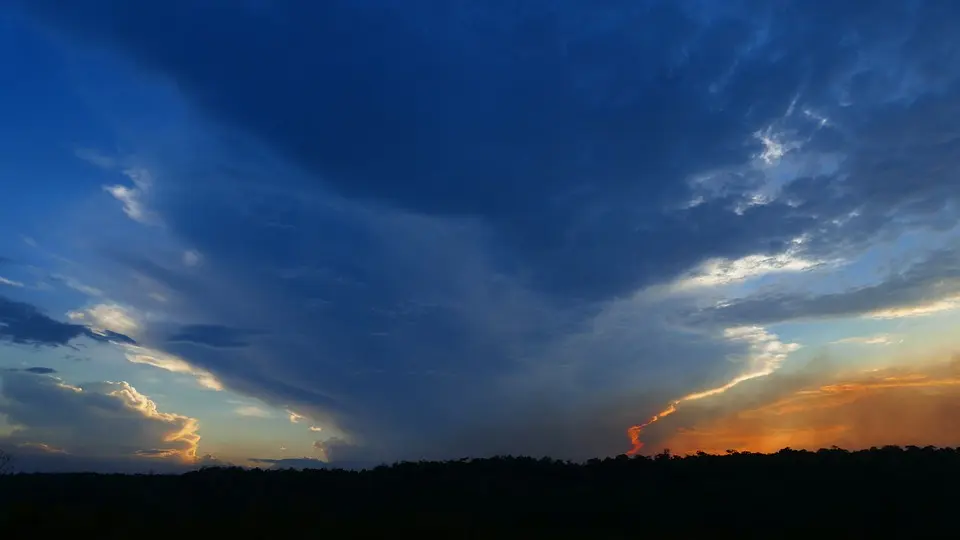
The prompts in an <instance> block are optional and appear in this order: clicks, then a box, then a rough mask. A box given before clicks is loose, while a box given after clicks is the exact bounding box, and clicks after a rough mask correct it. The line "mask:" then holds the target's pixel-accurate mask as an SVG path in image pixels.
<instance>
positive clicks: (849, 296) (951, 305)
mask: <svg viewBox="0 0 960 540" xmlns="http://www.w3.org/2000/svg"><path fill="white" fill-rule="evenodd" d="M958 299H960V252H958V251H957V250H955V249H953V248H952V247H951V248H948V249H943V250H939V251H935V252H932V253H930V254H928V255H927V256H926V257H925V258H924V259H922V260H920V261H917V262H914V263H913V264H912V265H911V266H909V267H908V268H906V269H905V270H903V271H902V272H899V273H892V274H890V275H888V276H885V278H884V279H883V280H882V281H881V282H880V283H878V284H875V285H867V286H861V287H856V288H852V289H849V290H844V291H841V292H835V293H828V294H822V295H808V294H803V293H762V294H758V295H754V296H748V297H745V298H739V299H734V300H730V301H726V302H724V303H722V304H721V305H719V306H715V307H710V308H705V309H704V310H702V311H701V312H699V313H697V315H696V316H695V318H696V319H698V320H703V321H711V322H718V323H721V324H745V323H746V324H770V323H775V322H781V321H790V320H798V319H813V318H831V317H834V318H839V317H849V316H864V317H869V318H876V319H893V318H902V317H916V316H924V315H929V314H933V313H938V312H941V311H945V310H950V309H955V308H956V307H957V306H958Z"/></svg>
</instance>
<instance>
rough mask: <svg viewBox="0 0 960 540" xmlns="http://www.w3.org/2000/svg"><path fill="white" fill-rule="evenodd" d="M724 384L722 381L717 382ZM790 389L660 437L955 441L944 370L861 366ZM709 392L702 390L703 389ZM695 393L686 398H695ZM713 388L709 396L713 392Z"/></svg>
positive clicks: (820, 444) (959, 416)
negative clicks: (878, 369) (855, 371)
mask: <svg viewBox="0 0 960 540" xmlns="http://www.w3.org/2000/svg"><path fill="white" fill-rule="evenodd" d="M720 388H723V387H720ZM794 388H795V389H794V390H790V391H789V392H787V393H786V394H785V395H782V397H780V398H779V399H775V400H772V401H770V402H769V403H767V404H764V405H761V406H757V407H751V408H748V409H743V410H739V411H736V412H732V413H727V414H725V415H723V416H720V417H714V418H709V417H708V418H704V419H702V420H701V421H699V422H695V423H694V424H693V425H692V426H689V427H680V428H678V429H677V430H676V432H675V433H674V434H673V435H671V436H670V437H669V438H668V439H667V440H666V441H665V447H667V448H671V449H673V450H674V451H675V453H678V454H683V453H692V452H696V451H704V452H708V453H723V452H725V451H727V450H736V451H750V452H762V453H770V452H776V451H778V450H780V449H782V448H785V447H791V448H796V449H809V450H815V449H819V448H825V447H830V446H841V447H843V448H848V449H857V448H868V447H871V446H884V445H887V444H893V445H902V444H905V443H909V444H922V445H926V444H932V445H934V446H956V445H958V444H960V376H955V375H952V374H950V373H944V372H940V373H935V374H934V373H931V374H924V373H917V372H912V373H906V374H904V373H902V372H901V373H898V374H895V375H893V374H891V370H884V371H883V372H880V373H876V372H873V373H861V374H858V375H854V376H852V377H848V378H846V380H843V381H841V382H831V383H829V384H821V385H819V386H816V387H806V388H801V389H796V387H794ZM708 392H709V391H708ZM708 392H701V393H697V394H691V396H694V397H692V398H689V399H688V400H694V399H701V397H699V396H702V395H703V394H707V393H708ZM720 393H723V391H717V392H715V393H713V394H709V395H717V394H720ZM681 401H684V400H682V399H681V400H677V401H676V402H674V403H672V404H671V406H670V407H668V409H666V410H665V411H664V412H667V411H669V412H667V414H663V413H661V414H659V415H656V416H654V417H653V418H652V419H651V420H650V421H649V422H647V423H645V424H640V425H638V426H634V427H632V428H630V430H628V433H629V435H630V436H631V441H632V442H634V447H633V448H632V449H631V451H630V452H628V454H629V455H636V454H637V453H638V452H639V450H640V449H641V448H642V447H643V443H642V442H641V441H640V435H641V432H642V430H643V428H645V427H647V426H649V425H650V424H652V423H655V422H657V421H659V420H661V419H662V418H664V417H665V416H668V415H669V414H671V413H672V412H674V411H675V410H676V403H679V402H681Z"/></svg>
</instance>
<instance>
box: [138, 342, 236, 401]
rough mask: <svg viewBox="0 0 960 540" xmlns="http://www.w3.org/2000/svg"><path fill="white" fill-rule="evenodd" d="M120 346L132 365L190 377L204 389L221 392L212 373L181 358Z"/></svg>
mask: <svg viewBox="0 0 960 540" xmlns="http://www.w3.org/2000/svg"><path fill="white" fill-rule="evenodd" d="M121 346H122V347H123V348H124V351H125V356H126V358H127V360H129V361H130V362H133V363H134V364H144V365H148V366H153V367H156V368H160V369H163V370H166V371H170V372H172V373H184V374H187V375H192V376H193V377H195V378H196V380H197V383H198V384H200V386H202V387H204V388H207V389H209V390H223V384H222V383H221V382H220V381H219V380H217V378H216V377H215V376H214V375H213V374H212V373H210V372H209V371H207V370H204V369H200V368H198V367H195V366H193V365H191V364H190V363H189V362H187V361H186V360H184V359H183V358H180V357H178V356H174V355H172V354H168V353H165V352H163V351H158V350H156V349H150V348H147V347H141V346H139V345H131V344H122V345H121Z"/></svg>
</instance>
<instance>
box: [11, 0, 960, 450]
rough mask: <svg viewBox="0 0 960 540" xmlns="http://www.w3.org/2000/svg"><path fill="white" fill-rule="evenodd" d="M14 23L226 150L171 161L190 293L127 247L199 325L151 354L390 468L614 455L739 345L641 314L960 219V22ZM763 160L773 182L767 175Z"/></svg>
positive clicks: (875, 16) (168, 170) (461, 14)
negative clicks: (792, 259)
mask: <svg viewBox="0 0 960 540" xmlns="http://www.w3.org/2000/svg"><path fill="white" fill-rule="evenodd" d="M23 4H24V7H26V8H27V9H28V10H29V11H30V12H32V13H34V14H36V15H38V17H39V19H40V20H42V21H45V22H46V23H49V24H51V25H52V26H54V27H55V28H57V29H59V30H62V31H64V32H65V34H66V35H68V36H70V38H71V39H80V40H81V41H83V42H87V43H97V44H99V45H106V46H108V47H110V48H111V49H112V50H115V51H118V52H120V53H121V55H123V56H124V57H126V58H128V59H131V60H132V61H133V62H134V63H135V64H136V65H137V66H139V67H140V68H142V69H143V70H145V71H148V72H151V73H159V74H161V75H162V76H163V77H165V78H167V79H170V80H173V81H175V82H176V85H177V88H179V89H180V91H181V92H182V95H183V97H184V98H185V99H186V100H187V101H188V102H189V103H190V104H191V106H192V107H194V108H195V110H196V111H198V112H199V113H200V115H201V117H202V118H204V119H205V120H206V121H211V122H212V123H214V124H215V125H216V126H217V127H216V128H214V129H220V130H223V132H224V133H230V132H233V133H232V134H231V135H230V136H224V137H221V138H219V139H217V143H216V144H211V145H210V147H209V148H203V149H199V150H198V149H195V148H189V149H181V151H179V152H176V154H177V155H176V156H175V157H176V159H172V160H163V159H160V160H158V162H159V164H158V169H159V170H158V171H157V173H158V178H160V180H159V181H158V182H157V186H156V188H155V191H154V193H153V199H151V201H150V203H151V204H152V205H153V206H154V209H155V210H156V211H157V212H159V213H160V214H161V215H163V218H164V222H165V223H166V224H167V225H168V226H169V227H170V230H171V231H172V232H173V233H174V234H175V235H176V236H177V237H178V238H179V239H181V240H182V241H183V243H184V244H185V245H187V246H189V247H190V248H191V249H197V250H199V252H201V253H203V255H204V264H203V265H202V267H200V268H182V267H177V266H175V265H172V264H170V263H163V262H161V261H158V260H157V257H156V256H155V255H151V254H149V253H146V254H145V253H138V252H136V249H135V247H134V246H113V249H112V252H111V255H110V259H111V261H112V263H113V264H117V265H119V266H121V267H123V268H124V269H125V270H127V271H131V272H135V273H136V274H137V275H138V276H141V277H144V278H145V279H148V280H149V282H150V283H153V284H156V286H158V287H160V288H162V289H163V294H165V295H168V296H169V297H170V299H171V303H170V304H169V308H168V309H169V310H170V311H171V314H172V315H174V316H176V317H177V318H179V320H180V322H182V324H186V325H200V326H194V327H192V330H184V332H183V333H181V334H180V335H179V337H178V336H172V337H173V339H168V340H163V339H160V338H157V340H156V341H157V343H152V344H151V345H157V346H163V348H164V349H165V350H168V351H171V352H175V353H177V354H181V355H182V356H184V357H185V358H188V359H190V360H191V361H192V362H195V363H197V364H199V365H200V366H201V367H203V368H205V369H209V370H210V371H212V372H213V373H214V374H216V375H217V377H218V378H220V379H222V380H223V381H224V382H225V383H226V384H228V385H229V386H231V387H233V388H236V389H239V390H241V391H246V392H249V393H252V394H256V395H258V396H262V397H264V398H265V399H268V400H270V401H274V402H277V403H278V404H283V405H292V406H296V407H299V408H300V409H302V410H306V411H309V412H311V413H313V414H315V415H317V416H318V417H324V416H329V417H330V418H332V419H334V420H336V421H337V422H338V423H340V424H342V425H344V426H345V428H346V429H348V430H349V431H351V432H354V433H360V434H362V435H363V437H364V438H365V439H366V442H368V443H380V444H381V446H382V447H383V451H384V452H385V453H388V454H389V453H391V452H392V453H393V454H392V455H399V454H402V452H403V451H404V450H406V449H408V448H415V449H416V451H423V449H424V448H427V449H430V448H441V451H449V452H455V451H460V450H464V451H472V452H484V451H489V450H491V449H501V448H505V447H509V443H513V444H515V445H517V446H515V448H517V449H518V451H520V450H524V449H531V448H532V449H536V450H539V449H546V450H550V449H553V448H556V446H557V445H562V446H564V448H566V449H573V450H577V451H580V452H581V453H582V452H587V451H590V452H593V451H600V450H598V448H600V447H604V445H608V444H610V443H609V442H610V441H612V440H614V438H619V437H620V436H621V433H620V431H621V427H622V426H623V425H624V424H627V423H629V422H630V420H624V419H622V418H620V417H619V416H618V414H619V413H617V412H616V411H621V410H623V408H624V406H625V404H626V403H627V402H629V401H630V400H629V399H627V398H626V397H625V396H626V395H627V394H628V392H627V388H628V387H631V386H632V387H633V388H635V389H636V390H635V391H634V395H633V397H632V398H631V399H633V401H634V402H638V401H643V400H644V399H651V400H654V401H655V402H658V401H659V400H660V399H661V398H662V397H663V396H660V395H659V393H660V392H663V393H665V394H669V393H670V392H671V391H672V390H673V388H672V387H673V386H674V385H679V386H686V385H700V384H705V383H707V382H708V381H709V380H711V377H716V376H721V375H723V371H724V369H730V368H729V366H725V364H724V362H723V358H724V356H725V354H726V353H728V352H733V351H731V349H735V348H736V347H734V346H732V345H730V344H728V343H725V342H722V341H716V340H713V339H711V338H709V337H704V336H703V335H692V336H691V335H688V334H683V333H677V332H676V328H674V327H673V326H672V324H673V323H674V321H675V320H681V319H682V316H681V315H682V312H683V306H662V305H657V304H655V303H654V304H643V303H637V304H635V305H634V304H630V303H629V302H628V301H627V300H626V299H627V298H629V297H630V295H631V294H632V293H634V292H635V291H637V290H639V289H641V288H643V287H644V286H647V285H651V284H657V283H661V282H665V281H668V280H670V279H672V278H674V277H675V276H677V275H678V274H680V273H682V272H684V271H686V270H689V269H690V268H691V267H692V266H694V265H696V264H697V263H699V262H701V261H703V260H705V259H707V258H709V257H730V258H735V257H739V256H742V255H746V254H751V253H757V252H761V253H777V252H781V251H783V250H784V249H785V248H786V247H787V246H788V245H793V244H791V242H792V241H793V240H795V239H798V238H803V239H804V241H803V243H802V244H799V245H800V247H799V248H798V250H799V251H798V254H799V255H802V256H805V257H808V258H810V259H818V258H824V257H832V256H838V255H843V256H855V255H856V253H857V252H858V250H860V249H862V248H864V247H866V246H868V245H870V244H871V243H873V242H875V241H878V240H882V239H887V238H890V237H893V236H895V235H896V234H897V233H899V232H901V231H903V230H907V229H916V228H923V227H928V228H934V229H943V228H947V227H950V226H952V225H953V224H954V223H955V222H956V220H955V218H956V211H955V210H956V205H957V197H958V194H960V189H958V188H960V185H958V184H960V180H958V176H957V175H956V174H955V172H954V171H956V170H957V169H958V166H960V162H958V160H960V136H958V135H960V134H958V132H957V130H956V127H955V126H957V125H960V93H958V82H960V79H958V76H960V68H958V67H956V66H960V62H957V61H955V60H957V59H958V47H957V45H955V44H954V42H953V41H952V40H950V39H949V36H950V35H951V34H950V32H951V30H950V29H951V28H952V25H953V24H954V23H956V22H957V21H958V20H960V6H958V5H955V4H953V3H946V2H893V1H889V2H865V1H864V2H845V3H842V4H841V5H838V4H836V3H828V2H801V1H797V2H778V3H768V2H759V1H757V2H752V1H743V2H723V3H720V2H717V3H708V2H699V3H694V2H689V3H681V2H637V1H633V0H629V1H627V0H624V1H613V2H607V3H605V4H604V5H603V6H599V7H598V6H597V5H595V4H593V3H588V2H549V3H548V2H533V1H532V2H527V3H517V2H497V1H494V2H480V1H476V2H472V1H465V2H441V1H425V2H415V3H411V2H402V1H383V2H362V1H353V2H350V1H329V2H317V3H304V2H295V1H279V2H273V3H271V4H270V5H269V6H268V5H265V4H260V3H257V4H253V3H247V4H238V3H227V2H202V3H199V4H198V3H196V2H185V1H167V2H140V3H137V4H136V6H133V7H131V6H129V5H128V4H127V3H124V2H120V1H118V0H90V1H85V2H74V3H70V4H68V5H64V4H62V3H55V2H49V1H45V0H36V1H31V2H24V3H23ZM764 138H767V139H771V138H773V139H777V141H778V142H779V143H780V144H781V147H786V148H787V149H788V150H790V151H791V152H793V153H792V154H789V155H788V156H786V157H784V158H783V162H784V163H786V165H784V168H781V169H764V168H763V167H762V166H753V165H751V164H756V163H760V161H758V160H761V161H762V159H761V157H758V156H761V155H762V153H763V152H764V150H765V146H764V144H765V143H764ZM768 143H769V140H768ZM791 144H795V145H796V146H790V145H791ZM238 148H239V149H240V150H238ZM250 148H255V149H256V150H257V151H256V152H250V151H248V150H249V149H250ZM766 150H769V148H766ZM790 160H793V161H790ZM776 161H777V156H773V157H771V162H776ZM761 165H762V163H761ZM771 171H773V172H771ZM771 184H782V186H780V188H779V190H774V192H772V194H770V193H768V195H770V196H769V197H768V198H767V199H765V200H762V201H761V203H758V199H757V197H756V193H757V192H758V191H763V190H765V189H769V188H770V185H771ZM128 292H129V295H130V298H129V300H130V301H134V300H135V299H137V298H138V297H137V294H138V293H137V291H128ZM618 301H619V302H620V303H617V302H618ZM624 306H626V307H624ZM630 306H634V307H633V308H632V309H633V310H634V311H631V308H630ZM736 309H738V308H737V307H736V306H734V307H731V308H730V310H729V311H727V312H726V313H734V310H736ZM611 310H612V311H613V312H614V313H616V314H618V315H617V316H616V317H614V316H612V315H610V312H611ZM621 312H622V313H621ZM673 313H676V314H677V315H678V317H677V318H676V319H671V318H668V317H667V316H669V315H671V314H673ZM617 317H619V318H617ZM782 318H783V317H781V316H779V315H777V316H760V315H758V312H757V311H751V312H750V313H745V314H744V315H743V316H730V317H729V318H727V319H724V318H723V317H722V316H719V315H718V316H716V317H714V318H712V319H711V320H712V321H713V322H714V323H717V324H720V323H732V322H736V323H754V322H765V321H773V320H779V319H782ZM598 321H600V322H598ZM708 322H709V321H708ZM601 323H602V324H601ZM219 328H255V329H257V330H258V332H262V333H258V334H256V335H246V336H243V337H242V338H240V339H238V336H234V335H228V334H229V332H228V333H227V334H225V333H224V331H222V330H218V329H219ZM241 343H242V344H243V345H244V346H243V347H238V346H235V345H240V344H241ZM211 345H212V346H211ZM585 411H586V412H585ZM497 434H499V435H497ZM505 434H506V435H505ZM524 434H525V435H524ZM496 437H500V440H494V439H495V438H496ZM598 439H602V441H603V443H602V444H600V443H596V442H595V441H596V440H598ZM458 441H460V442H458ZM462 441H469V443H465V442H462ZM554 443H556V444H554ZM521 446H522V448H521Z"/></svg>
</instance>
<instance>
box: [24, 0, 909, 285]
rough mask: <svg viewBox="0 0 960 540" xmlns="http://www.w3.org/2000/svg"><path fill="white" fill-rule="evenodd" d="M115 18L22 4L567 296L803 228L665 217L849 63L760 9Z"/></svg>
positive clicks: (840, 51)
mask: <svg viewBox="0 0 960 540" xmlns="http://www.w3.org/2000/svg"><path fill="white" fill-rule="evenodd" d="M118 6H119V4H118V3H117V2H114V1H112V0H98V1H91V2H85V3H78V4H71V6H68V7H63V6H61V5H59V4H57V5H54V4H52V3H46V2H30V3H29V8H30V9H33V10H36V11H38V12H40V13H41V14H42V15H43V16H44V17H46V18H47V19H48V20H52V21H56V22H57V23H58V24H60V25H62V26H63V27H65V28H68V29H70V30H71V31H76V32H78V33H79V34H81V35H85V36H88V37H91V38H93V39H96V40H100V41H106V42H109V43H111V44H114V45H116V46H118V47H120V48H121V49H122V50H123V51H125V52H127V53H129V54H130V55H131V56H132V57H133V58H135V59H136V60H137V61H139V62H140V63H141V64H142V65H143V66H145V67H146V68H148V69H152V70H159V71H162V72H165V73H166V74H168V75H170V76H172V77H174V78H175V79H176V80H177V81H178V84H179V85H180V86H181V87H182V88H183V89H184V90H185V91H186V93H187V95H188V97H190V98H191V99H192V100H193V101H194V102H195V103H196V104H197V105H199V106H200V107H201V108H202V109H203V110H205V111H207V112H208V113H210V114H211V115H212V116H214V117H215V118H217V119H220V120H222V121H223V122H225V123H226V124H228V125H230V126H236V127H240V128H243V129H245V130H247V131H249V132H250V133H252V134H253V135H254V136H255V137H257V138H259V139H261V140H263V141H265V142H266V143H267V144H268V145H270V146H271V147H272V148H274V149H276V150H277V151H279V152H280V153H281V155H284V156H287V157H289V158H291V159H293V160H294V161H295V162H297V163H298V164H300V165H302V166H304V167H306V168H307V169H308V170H309V171H312V172H314V173H315V176H314V177H315V178H322V181H323V182H324V183H325V184H326V185H329V186H331V187H332V188H333V189H334V190H336V191H337V192H339V193H341V194H344V195H346V196H348V197H360V198H365V199H374V200H378V201H383V202H385V203H387V204H391V205H396V206H399V207H402V208H406V209H409V210H412V211H415V212H425V213H429V214H437V215H471V216H478V217H480V218H483V219H484V220H486V221H487V222H488V223H490V224H491V225H492V226H493V227H494V229H495V230H496V231H497V234H498V237H499V239H500V240H501V241H503V242H505V246H506V249H507V251H508V252H509V257H511V258H516V259H518V261H517V262H514V263H513V264H515V265H516V264H519V265H521V266H522V267H525V269H526V271H527V273H528V274H529V276H530V278H531V279H530V280H529V281H530V283H534V284H536V285H537V286H538V287H541V288H546V289H547V290H551V291H557V292H564V293H566V294H572V295H576V296H578V297H579V296H589V297H595V296H597V295H604V296H605V295H609V294H616V293H619V292H623V291H625V290H628V289H630V288H633V287H636V286H638V285H640V284H643V283H647V282H649V281H651V280H654V279H657V278H660V277H662V276H663V275H664V274H670V273H675V272H678V271H680V270H682V269H684V268H685V267H688V266H689V265H691V264H693V263H695V262H697V261H698V260H699V259H701V258H703V257H705V256H719V255H730V256H736V255H738V254H744V253H747V252H750V251H755V250H758V249H767V248H769V247H770V246H771V245H777V244H778V243H781V242H783V241H785V240H788V239H789V238H791V237H793V236H795V235H796V234H798V233H800V232H802V231H803V230H805V229H808V228H810V227H811V226H812V223H811V216H810V214H809V213H807V214H804V215H796V216H795V217H793V218H789V216H790V215H791V214H798V213H797V212H795V211H794V212H785V211H786V210H787V209H786V208H777V207H776V206H779V205H775V208H773V209H770V210H769V211H752V212H748V213H746V214H745V215H743V216H740V217H738V218H736V219H733V218H731V217H730V215H729V212H728V211H726V210H725V208H723V207H721V206H715V205H714V203H707V204H706V205H704V206H703V207H701V208H699V209H696V210H694V211H692V213H691V214H690V215H683V216H665V215H664V214H663V210H664V208H665V206H667V205H675V204H676V203H678V202H680V201H682V199H683V198H685V197H686V196H687V189H686V186H685V183H684V181H685V179H686V178H687V177H688V176H689V175H692V174H695V173H698V172H701V171H702V170H703V169H704V168H705V167H709V168H716V167H724V166H734V165H737V164H740V163H743V162H744V161H746V160H747V159H748V158H749V156H750V155H751V154H753V153H756V152H757V151H758V150H759V143H758V142H757V141H756V140H755V138H754V136H753V134H754V132H756V131H757V130H762V129H764V128H766V127H767V126H768V125H769V124H770V123H771V122H773V121H774V120H776V119H778V118H780V117H781V116H782V115H783V114H784V111H785V110H787V109H788V107H789V105H790V103H791V100H793V99H794V98H795V97H796V95H797V93H798V92H799V91H800V90H801V89H804V90H805V94H806V95H805V97H806V98H807V99H809V100H814V101H815V100H823V99H824V98H825V97H826V96H825V95H824V94H825V92H826V91H828V90H829V89H828V88H824V83H825V82H827V81H828V80H829V77H830V76H831V75H834V74H835V73H836V72H838V71H841V70H843V69H844V68H846V67H848V65H849V62H851V61H852V59H853V58H854V57H855V55H856V50H855V48H854V46H855V45H856V44H855V43H850V44H844V43H845V42H844V41H843V40H842V38H843V33H844V32H845V31H846V30H844V29H843V27H842V26H840V25H839V24H836V23H830V24H828V23H827V22H826V21H825V20H821V19H820V16H819V14H817V13H809V12H807V10H804V9H799V8H794V9H790V10H784V11H783V12H777V11H771V8H769V7H766V6H765V5H764V4H758V5H756V6H753V7H754V8H756V11H753V10H747V11H744V12H743V13H737V12H735V11H734V10H720V12H717V13H713V12H712V10H713V8H710V7H709V6H707V8H706V9H707V11H706V12H704V13H694V12H689V11H686V10H685V9H683V8H682V7H680V6H679V5H677V4H675V3H670V2H645V3H638V2H633V1H623V2H614V3H612V4H609V5H607V6H606V7H604V8H598V7H595V6H588V5H587V4H582V3H561V4H557V5H550V6H546V5H544V4H538V3H528V4H521V5H517V4H515V3H496V2H495V3H483V2H466V3H455V4H451V3H447V2H427V3H417V4H409V3H400V2H385V3H380V4H376V5H372V6H367V5H364V4H363V3H356V2H346V1H339V2H323V3H316V4H304V3H301V2H277V3H274V4H271V6H270V7H269V8H252V7H242V6H238V5H235V4H207V5H205V6H204V7H196V6H195V5H193V4H191V5H190V6H187V5H186V4H184V5H183V6H182V8H181V7H178V5H177V3H176V2H174V3H170V2H162V3H161V2H149V3H141V4H138V6H137V8H136V9H120V8H119V7H118ZM264 10H265V11H264ZM888 11H890V13H880V14H881V15H885V17H883V20H881V21H880V22H887V21H888V18H889V17H891V16H896V15H898V14H897V13H893V12H892V10H888ZM184 13H190V15H189V16H183V14H184ZM839 15H844V14H843V13H840V14H839ZM201 21H207V22H206V23H203V22H201ZM173 36H176V38H175V39H174V38H173ZM813 36H815V37H816V39H811V38H812V37H813ZM818 45H819V46H818ZM785 213H786V215H787V217H788V218H787V219H782V218H783V217H784V214H785ZM201 219H202V218H201ZM649 253H656V254H657V256H656V258H655V259H653V260H652V259H650V258H649V256H647V254H649ZM641 254H642V255H641Z"/></svg>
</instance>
